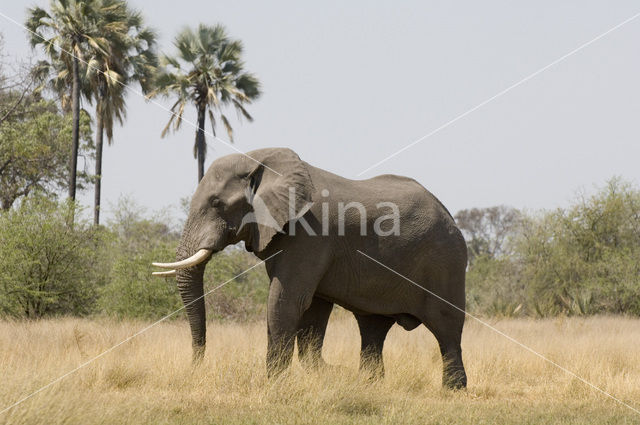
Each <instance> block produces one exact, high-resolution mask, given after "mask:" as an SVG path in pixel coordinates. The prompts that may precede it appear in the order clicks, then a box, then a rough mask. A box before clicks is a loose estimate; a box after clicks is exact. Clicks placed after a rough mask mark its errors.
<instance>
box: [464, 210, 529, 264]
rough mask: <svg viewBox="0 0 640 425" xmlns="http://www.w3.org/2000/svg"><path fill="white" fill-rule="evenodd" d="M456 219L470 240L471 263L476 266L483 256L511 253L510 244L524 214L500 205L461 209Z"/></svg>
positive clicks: (468, 241) (466, 237)
mask: <svg viewBox="0 0 640 425" xmlns="http://www.w3.org/2000/svg"><path fill="white" fill-rule="evenodd" d="M455 219H456V222H457V224H458V227H459V228H460V230H461V231H462V233H463V234H464V236H465V239H466V240H467V246H468V248H469V262H470V263H473V261H474V260H475V259H476V258H477V257H480V256H483V255H486V256H489V257H492V258H494V257H496V256H499V255H503V254H506V253H507V252H506V251H507V243H508V242H509V238H510V237H512V236H514V235H515V234H516V233H517V230H518V229H517V226H518V224H519V223H520V219H521V213H520V211H518V210H517V209H515V208H512V207H507V206H504V205H500V206H495V207H489V208H471V209H465V210H461V211H458V213H457V214H456V216H455Z"/></svg>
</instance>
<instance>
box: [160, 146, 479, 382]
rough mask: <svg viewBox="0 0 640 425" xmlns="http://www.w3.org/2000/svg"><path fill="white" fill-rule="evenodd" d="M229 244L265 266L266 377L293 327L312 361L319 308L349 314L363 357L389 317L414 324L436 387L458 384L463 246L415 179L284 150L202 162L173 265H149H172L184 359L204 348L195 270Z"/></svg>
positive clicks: (282, 360) (287, 348) (281, 360)
mask: <svg viewBox="0 0 640 425" xmlns="http://www.w3.org/2000/svg"><path fill="white" fill-rule="evenodd" d="M240 241H244V243H245V247H246V249H247V250H248V251H251V252H253V253H254V254H255V255H256V256H257V257H258V258H260V259H262V260H265V266H266V270H267V273H268V275H269V278H270V286H269V297H268V306H267V331H268V346H267V371H268V374H269V375H270V376H271V375H274V374H277V373H279V372H280V371H282V370H284V369H285V368H286V367H288V365H289V364H290V362H291V358H292V354H293V348H294V343H295V342H294V341H295V338H296V335H303V334H304V333H305V329H306V330H307V331H309V332H311V333H312V334H313V333H314V332H315V333H316V335H315V336H314V337H313V338H311V341H315V342H313V343H311V344H307V347H303V349H302V351H304V350H305V349H308V350H311V351H314V352H315V353H316V354H315V355H317V353H318V344H319V345H320V346H321V341H322V337H323V336H324V329H325V328H324V327H326V321H325V319H323V317H324V316H323V315H324V314H326V317H327V318H328V313H326V312H325V313H323V312H322V311H321V312H320V314H317V313H314V314H311V313H313V312H314V311H315V310H316V309H318V308H319V309H320V310H322V309H323V308H324V309H327V310H328V312H329V313H330V310H331V309H330V308H329V307H327V306H330V305H331V303H336V304H339V305H341V306H343V307H344V308H346V309H348V310H350V311H352V312H353V313H354V314H355V315H356V319H357V320H358V324H359V325H360V329H361V336H362V347H363V354H362V355H363V357H364V356H365V355H366V354H367V353H366V352H367V351H369V352H370V353H371V355H372V356H373V357H374V360H376V361H378V362H380V363H381V361H382V357H381V354H382V345H383V343H384V339H385V336H386V334H387V331H388V330H389V328H390V327H391V325H393V323H394V322H397V323H398V324H399V325H400V326H402V327H403V328H405V329H407V330H412V329H414V328H416V327H418V326H419V325H420V324H424V325H425V326H426V327H427V328H428V329H429V330H430V331H431V332H432V333H433V334H434V336H435V337H436V339H437V341H438V344H439V347H440V352H441V354H442V358H443V385H444V386H446V387H449V388H462V387H465V386H466V380H467V379H466V374H465V371H464V366H463V362H462V351H461V348H460V342H461V337H462V328H463V324H464V318H465V314H464V308H465V268H466V264H467V248H466V244H465V241H464V238H463V237H462V234H461V233H460V231H459V229H458V228H457V227H456V225H455V222H454V220H453V218H452V217H451V214H449V212H448V211H447V209H446V208H445V207H444V206H443V205H442V203H441V202H440V201H439V200H438V199H437V198H436V197H435V196H434V195H432V194H431V193H430V192H429V191H427V190H426V189H425V188H424V187H422V186H421V185H420V184H419V183H417V182H416V181H415V180H412V179H410V178H406V177H400V176H394V175H382V176H377V177H374V178H371V179H368V180H349V179H346V178H343V177H340V176H338V175H335V174H332V173H330V172H328V171H325V170H322V169H320V168H316V167H314V166H312V165H310V164H308V163H306V162H304V161H302V160H301V159H300V158H299V157H298V155H297V154H295V153H294V152H293V151H292V150H290V149H285V148H269V149H260V150H256V151H252V152H249V153H247V154H232V155H228V156H224V157H221V158H219V159H217V160H216V161H214V162H213V164H212V165H211V167H209V169H208V171H207V173H206V174H205V176H204V178H203V179H202V181H201V182H200V184H199V185H198V188H197V189H196V192H195V194H194V195H193V198H192V201H191V206H190V210H189V215H188V218H187V221H186V224H185V227H184V231H183V234H182V238H181V241H180V243H179V246H178V249H177V261H176V262H175V263H154V264H155V265H156V266H160V267H165V268H173V269H176V277H177V282H178V289H179V292H180V295H181V297H182V301H183V302H184V304H185V306H186V311H187V316H188V318H189V324H190V327H191V334H192V338H193V349H194V358H195V359H197V358H199V357H201V356H202V355H203V353H204V347H205V331H206V329H205V328H206V325H205V309H204V300H203V298H202V296H203V282H202V280H203V273H204V269H205V265H206V263H207V261H208V259H209V258H210V256H211V255H212V254H213V253H216V252H218V251H220V250H222V249H223V248H224V247H226V246H227V245H230V244H235V243H238V242H240ZM323 306H324V307H323ZM305 314H306V315H307V316H309V317H311V318H310V319H309V317H307V318H306V317H305ZM307 319H308V320H307ZM306 322H310V323H311V324H309V323H306ZM318 324H319V325H320V326H319V327H320V329H318ZM323 326H324V327H323ZM312 336H313V335H312ZM318 341H319V342H318ZM303 345H304V343H303ZM301 354H304V353H302V352H301Z"/></svg>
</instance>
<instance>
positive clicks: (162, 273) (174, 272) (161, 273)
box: [151, 269, 176, 277]
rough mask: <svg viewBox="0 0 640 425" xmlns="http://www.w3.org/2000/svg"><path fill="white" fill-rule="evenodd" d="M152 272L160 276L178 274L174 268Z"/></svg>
mask: <svg viewBox="0 0 640 425" xmlns="http://www.w3.org/2000/svg"><path fill="white" fill-rule="evenodd" d="M151 274H152V275H154V276H158V277H173V276H175V275H176V271H175V269H174V270H168V271H166V272H153V273H151Z"/></svg>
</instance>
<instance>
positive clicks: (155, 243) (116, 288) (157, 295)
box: [98, 199, 182, 319]
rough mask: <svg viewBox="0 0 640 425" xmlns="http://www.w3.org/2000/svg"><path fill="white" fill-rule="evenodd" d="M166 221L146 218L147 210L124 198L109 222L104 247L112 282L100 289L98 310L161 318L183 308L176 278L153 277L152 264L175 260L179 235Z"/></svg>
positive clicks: (109, 279) (147, 317) (116, 314)
mask: <svg viewBox="0 0 640 425" xmlns="http://www.w3.org/2000/svg"><path fill="white" fill-rule="evenodd" d="M166 222H168V220H166V218H164V219H163V218H158V217H156V218H151V219H150V218H144V216H143V211H142V210H141V209H139V208H137V207H136V206H135V205H134V204H133V203H132V202H131V201H130V200H127V199H123V200H121V201H120V202H119V204H118V205H117V207H116V210H115V216H114V219H113V220H112V221H111V222H110V223H109V231H110V234H111V240H110V243H109V244H107V245H106V246H105V247H104V254H103V261H105V262H106V263H108V270H109V272H108V283H107V284H106V285H105V286H104V287H103V288H101V290H100V299H99V302H98V310H99V311H100V312H101V313H102V314H105V315H113V316H117V317H134V318H141V319H159V318H161V317H163V316H165V315H166V314H169V313H171V312H173V311H175V310H177V309H178V308H180V306H181V305H182V303H181V301H180V297H179V296H178V293H177V290H176V284H175V279H173V278H171V279H168V278H158V277H155V276H152V275H151V272H152V271H154V270H153V267H152V266H151V263H152V262H153V261H158V260H159V259H169V258H174V257H175V247H176V245H177V243H178V235H177V233H176V232H174V231H172V230H171V228H170V227H169V226H168V225H167V224H166Z"/></svg>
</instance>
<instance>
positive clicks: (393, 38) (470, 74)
mask: <svg viewBox="0 0 640 425" xmlns="http://www.w3.org/2000/svg"><path fill="white" fill-rule="evenodd" d="M129 3H130V4H131V5H132V6H134V7H136V8H138V9H141V10H142V12H143V14H144V16H145V18H146V20H147V22H148V24H149V25H150V26H152V27H154V28H155V29H156V30H157V31H158V32H159V35H160V38H159V46H160V51H162V52H166V53H173V52H174V48H173V45H172V40H173V37H174V36H175V34H176V33H177V32H178V31H179V30H180V29H181V28H182V27H184V26H186V25H191V26H196V25H197V24H198V23H200V22H202V23H206V24H211V25H213V24H216V23H222V24H224V25H225V26H226V27H227V29H228V31H229V34H230V35H231V36H232V37H234V38H239V39H241V40H242V41H243V42H244V44H245V55H244V58H245V61H246V68H247V69H248V70H250V71H252V72H254V73H255V74H256V75H257V76H258V78H259V79H260V81H261V82H262V85H263V91H264V94H263V96H262V97H261V98H260V100H258V101H257V102H256V103H255V104H253V105H250V106H249V108H248V109H249V111H250V112H251V114H252V115H253V116H254V118H255V121H254V122H253V123H246V122H245V123H244V124H239V123H234V130H235V140H236V143H235V147H236V148H238V149H240V150H242V151H250V150H253V149H257V148H262V147H269V146H287V147H290V148H292V149H294V150H295V151H296V152H298V154H299V155H300V156H301V158H302V159H304V160H305V161H307V162H309V163H311V164H313V165H315V166H319V167H322V168H325V169H327V170H330V171H332V172H335V173H337V174H340V175H343V176H345V177H349V178H368V177H372V176H374V175H377V174H385V173H393V174H399V175H405V176H410V177H413V178H415V179H416V180H418V181H419V182H420V183H422V184H423V185H424V186H425V187H426V188H428V189H429V190H430V191H432V192H433V193H434V194H435V195H436V196H438V197H439V198H440V199H441V200H442V201H443V202H444V204H445V205H446V206H447V207H448V208H449V209H450V210H451V211H452V212H455V211H457V210H459V209H462V208H470V207H486V206H492V205H498V204H506V205H511V206H515V207H518V208H527V209H539V208H555V207H559V206H566V205H567V204H568V203H569V202H570V201H571V200H572V199H573V197H574V195H575V193H576V191H577V190H579V189H581V188H582V189H586V190H587V191H589V190H593V187H594V185H595V184H597V185H602V184H604V182H605V181H606V180H607V179H609V178H610V177H612V176H614V175H618V176H622V177H623V178H625V179H626V180H629V181H631V182H633V183H634V184H638V183H639V182H640V167H639V166H638V159H639V158H640V143H638V141H639V140H638V139H639V137H638V136H639V135H640V125H639V123H640V96H639V95H640V82H639V77H640V46H638V40H640V17H639V18H638V19H636V20H633V21H631V22H629V23H628V24H626V25H624V26H622V27H621V28H619V29H617V30H615V31H613V32H611V33H610V34H608V35H606V36H605V37H603V38H601V39H600V40H598V41H596V42H594V43H593V44H592V45H590V46H588V47H586V48H585V49H583V50H581V51H579V52H578V53H576V54H575V55H573V56H570V57H568V58H567V59H565V60H564V61H562V62H560V63H558V64H557V65H555V66H553V67H551V68H549V69H547V70H546V71H544V72H542V73H541V74H539V75H537V76H535V77H533V78H531V79H530V80H528V81H526V82H525V83H523V84H522V85H520V86H518V87H516V88H514V89H513V90H511V91H509V92H508V93H506V94H505V95H503V96H501V97H499V98H498V99H496V100H494V101H492V102H490V103H488V104H487V105H485V106H483V107H482V108H479V109H478V110H476V111H474V112H472V113H470V114H468V115H467V116H465V117H463V118H461V119H460V120H458V121H457V122H455V123H454V124H452V125H451V126H449V127H447V128H446V129H444V130H442V131H441V132H439V133H437V134H435V135H433V136H432V137H430V138H428V139H426V140H423V141H422V142H420V143H418V144H416V145H415V146H413V147H411V148H409V149H407V150H406V151H404V152H402V153H400V154H399V155H397V156H395V157H394V158H392V159H391V160H389V161H387V162H385V163H383V164H382V165H380V166H378V167H376V168H375V169H373V170H371V171H369V172H367V173H366V174H364V175H363V176H361V177H357V175H358V174H359V173H360V172H361V171H363V170H365V169H367V168H368V167H370V166H371V165H373V164H375V163H377V162H378V161H380V160H382V159H384V158H385V157H387V156H389V155H391V154H393V153H394V152H396V151H398V150H400V149H401V148H403V147H405V146H406V145H408V144H410V143H411V142H413V141H414V140H416V139H418V138H420V137H422V136H424V135H425V134H428V133H430V132H431V131H433V130H434V129H436V128H438V127H440V126H441V125H443V124H445V123H447V122H448V121H450V120H452V119H454V118H456V117H458V116H459V115H461V114H463V113H465V112H466V111H468V110H469V109H471V108H473V107H474V106H476V105H478V104H480V103H481V102H484V101H486V100H487V99H489V98H491V97H492V96H494V95H496V94H497V93H499V92H501V91H502V90H504V89H506V88H507V87H509V86H511V85H512V84H514V83H517V82H518V81H520V80H522V79H523V78H525V77H527V76H528V75H530V74H532V73H534V72H536V71H538V70H539V69H541V68H543V67H545V66H547V65H548V64H549V63H551V62H553V61H555V60H556V59H558V58H560V57H562V56H563V55H565V54H567V53H568V52H570V51H572V50H574V49H575V48H577V47H579V46H581V45H583V44H584V43H586V42H588V41H590V40H592V39H594V38H595V37H597V36H599V35H600V34H602V33H604V32H605V31H607V30H609V29H610V28H612V27H614V26H616V25H617V24H619V23H621V22H622V21H624V20H626V19H628V18H630V17H632V16H634V15H635V14H637V13H639V12H640V2H638V1H637V0H635V1H631V0H629V1H624V0H620V1H611V0H600V1H585V0H574V1H562V2H558V1H547V0H545V1H541V0H536V1H528V2H523V1H518V2H514V1H507V0H504V1H482V2H478V1H464V2H451V1H437V2H436V1H402V2H399V1H388V2H380V1H376V2H365V1H349V2H345V1H323V2H300V1H293V0H292V1H269V2H264V1H242V2H238V1H203V0H197V1H196V0H181V1H179V2H176V1H166V2H162V1H153V2H151V1H142V0H130V1H129ZM33 4H38V5H41V6H46V7H48V2H47V1H36V2H31V1H29V2H21V1H11V2H9V1H3V2H2V4H1V5H0V12H1V13H3V14H5V15H7V16H10V17H12V18H14V19H16V20H17V21H20V22H24V20H25V16H26V8H27V7H28V6H30V5H33ZM0 32H2V33H3V34H4V37H5V42H6V49H7V51H8V53H10V54H11V55H13V56H17V57H26V56H28V55H29V54H30V48H29V47H28V44H27V41H26V40H27V39H26V35H25V31H24V30H23V29H22V28H20V27H18V26H16V25H15V24H13V23H11V22H9V21H7V20H6V19H4V18H2V17H0ZM136 90H138V87H136ZM163 104H165V105H166V106H168V105H169V102H163ZM193 109H194V108H193V107H192V108H191V110H190V111H189V114H188V115H187V119H189V120H191V121H193V120H194V118H195V114H194V111H193ZM229 115H233V116H235V112H232V111H230V113H229ZM168 118H169V113H168V112H167V111H165V110H163V109H162V108H160V107H159V106H157V105H153V104H150V103H146V102H145V101H144V99H141V98H140V97H138V96H137V95H135V94H133V93H130V94H129V96H128V119H127V122H126V123H125V125H124V127H117V128H116V129H115V140H114V144H113V145H112V146H108V147H106V148H105V153H104V164H103V174H104V177H103V205H104V209H105V210H106V213H105V214H104V215H106V216H109V215H110V213H109V209H110V208H109V206H110V204H112V205H113V204H115V202H116V201H117V200H118V198H119V197H120V196H121V195H129V196H130V197H131V198H133V199H135V200H136V201H137V202H138V203H139V204H140V205H142V206H145V207H147V208H149V209H150V210H158V209H160V208H163V207H167V206H171V205H174V206H176V205H178V203H179V200H180V198H182V197H185V196H188V195H190V194H192V193H193V191H194V190H195V187H196V161H195V160H194V158H193V142H194V134H195V133H194V132H195V130H194V128H193V127H190V126H189V125H188V124H185V125H183V128H182V129H181V130H180V131H179V132H178V133H176V134H172V135H171V136H170V137H168V138H166V139H161V138H160V132H161V130H162V128H163V126H164V124H165V122H166V121H167V120H168ZM207 129H209V124H207ZM218 135H219V136H222V138H223V139H224V140H226V135H225V134H224V131H222V129H220V131H219V133H218ZM208 142H209V145H210V146H211V147H213V148H214V149H211V148H210V149H209V154H208V159H207V166H208V165H209V164H210V163H211V161H212V160H214V159H215V158H216V157H219V156H222V155H226V154H229V153H233V152H234V150H232V149H231V148H229V147H227V146H225V145H224V144H223V143H221V142H219V141H216V140H212V139H211V137H209V138H208ZM79 166H80V167H83V166H84V165H83V161H82V160H80V161H79ZM87 167H88V169H89V170H90V171H92V170H93V164H87ZM80 200H81V201H82V202H83V203H85V204H86V205H88V206H90V205H91V204H92V202H93V193H92V191H91V190H90V191H87V192H86V193H84V194H82V195H81V196H80ZM175 214H178V209H177V207H176V209H175Z"/></svg>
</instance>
